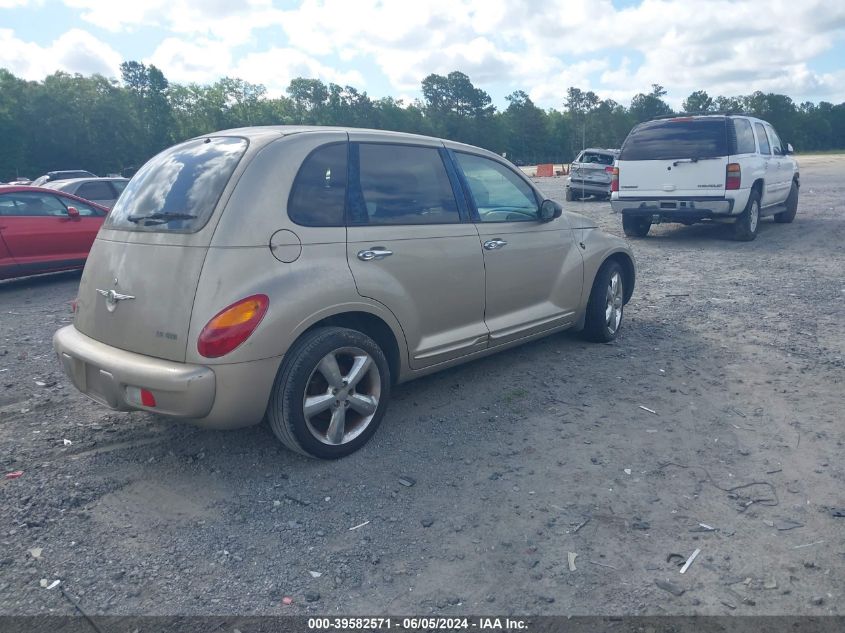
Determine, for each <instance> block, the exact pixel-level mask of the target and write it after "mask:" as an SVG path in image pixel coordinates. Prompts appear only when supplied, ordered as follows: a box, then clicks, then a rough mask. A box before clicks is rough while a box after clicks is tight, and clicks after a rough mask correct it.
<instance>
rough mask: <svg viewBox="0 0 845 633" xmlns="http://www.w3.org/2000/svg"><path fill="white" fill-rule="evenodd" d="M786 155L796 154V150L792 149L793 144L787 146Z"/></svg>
mask: <svg viewBox="0 0 845 633" xmlns="http://www.w3.org/2000/svg"><path fill="white" fill-rule="evenodd" d="M786 153H787V154H794V153H795V150H794V149H792V143H787V144H786Z"/></svg>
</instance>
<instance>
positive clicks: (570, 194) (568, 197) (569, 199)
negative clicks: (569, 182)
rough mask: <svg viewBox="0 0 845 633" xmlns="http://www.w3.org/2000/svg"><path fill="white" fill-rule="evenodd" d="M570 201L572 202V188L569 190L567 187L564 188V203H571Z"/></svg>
mask: <svg viewBox="0 0 845 633" xmlns="http://www.w3.org/2000/svg"><path fill="white" fill-rule="evenodd" d="M572 200H573V196H572V188H571V187H567V188H566V201H567V202H572Z"/></svg>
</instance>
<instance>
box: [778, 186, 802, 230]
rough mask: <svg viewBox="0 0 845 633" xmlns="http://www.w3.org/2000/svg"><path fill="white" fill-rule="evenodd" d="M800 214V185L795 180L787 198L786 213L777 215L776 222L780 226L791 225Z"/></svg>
mask: <svg viewBox="0 0 845 633" xmlns="http://www.w3.org/2000/svg"><path fill="white" fill-rule="evenodd" d="M797 212H798V184H797V183H796V182H795V181H794V180H793V181H792V188H791V189H790V190H789V195H788V196H787V197H786V211H784V212H782V213H776V214H775V222H778V223H780V224H789V223H790V222H792V221H793V220H794V219H795V214H796V213H797Z"/></svg>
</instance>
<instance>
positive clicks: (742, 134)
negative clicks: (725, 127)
mask: <svg viewBox="0 0 845 633" xmlns="http://www.w3.org/2000/svg"><path fill="white" fill-rule="evenodd" d="M733 126H734V132H735V133H736V152H735V153H737V154H753V153H754V152H756V151H757V145H756V144H755V143H754V132H753V131H752V130H751V123H749V122H748V120H746V119H734V120H733Z"/></svg>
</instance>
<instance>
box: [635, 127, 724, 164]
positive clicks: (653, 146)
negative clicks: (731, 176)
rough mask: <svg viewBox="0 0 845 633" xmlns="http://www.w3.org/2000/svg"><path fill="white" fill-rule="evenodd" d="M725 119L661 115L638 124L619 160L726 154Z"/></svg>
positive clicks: (700, 156) (709, 156)
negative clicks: (672, 117) (668, 117)
mask: <svg viewBox="0 0 845 633" xmlns="http://www.w3.org/2000/svg"><path fill="white" fill-rule="evenodd" d="M729 154H730V152H729V151H728V134H727V126H726V125H725V119H723V118H706V119H705V118H701V119H687V118H684V119H662V120H660V121H649V122H648V123H643V124H641V125H639V126H637V127H635V128H634V129H633V130H632V131H631V133H630V134H629V135H628V138H627V139H625V143H624V145H622V153H621V154H620V155H619V160H675V159H678V158H713V157H715V156H727V155H729Z"/></svg>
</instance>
